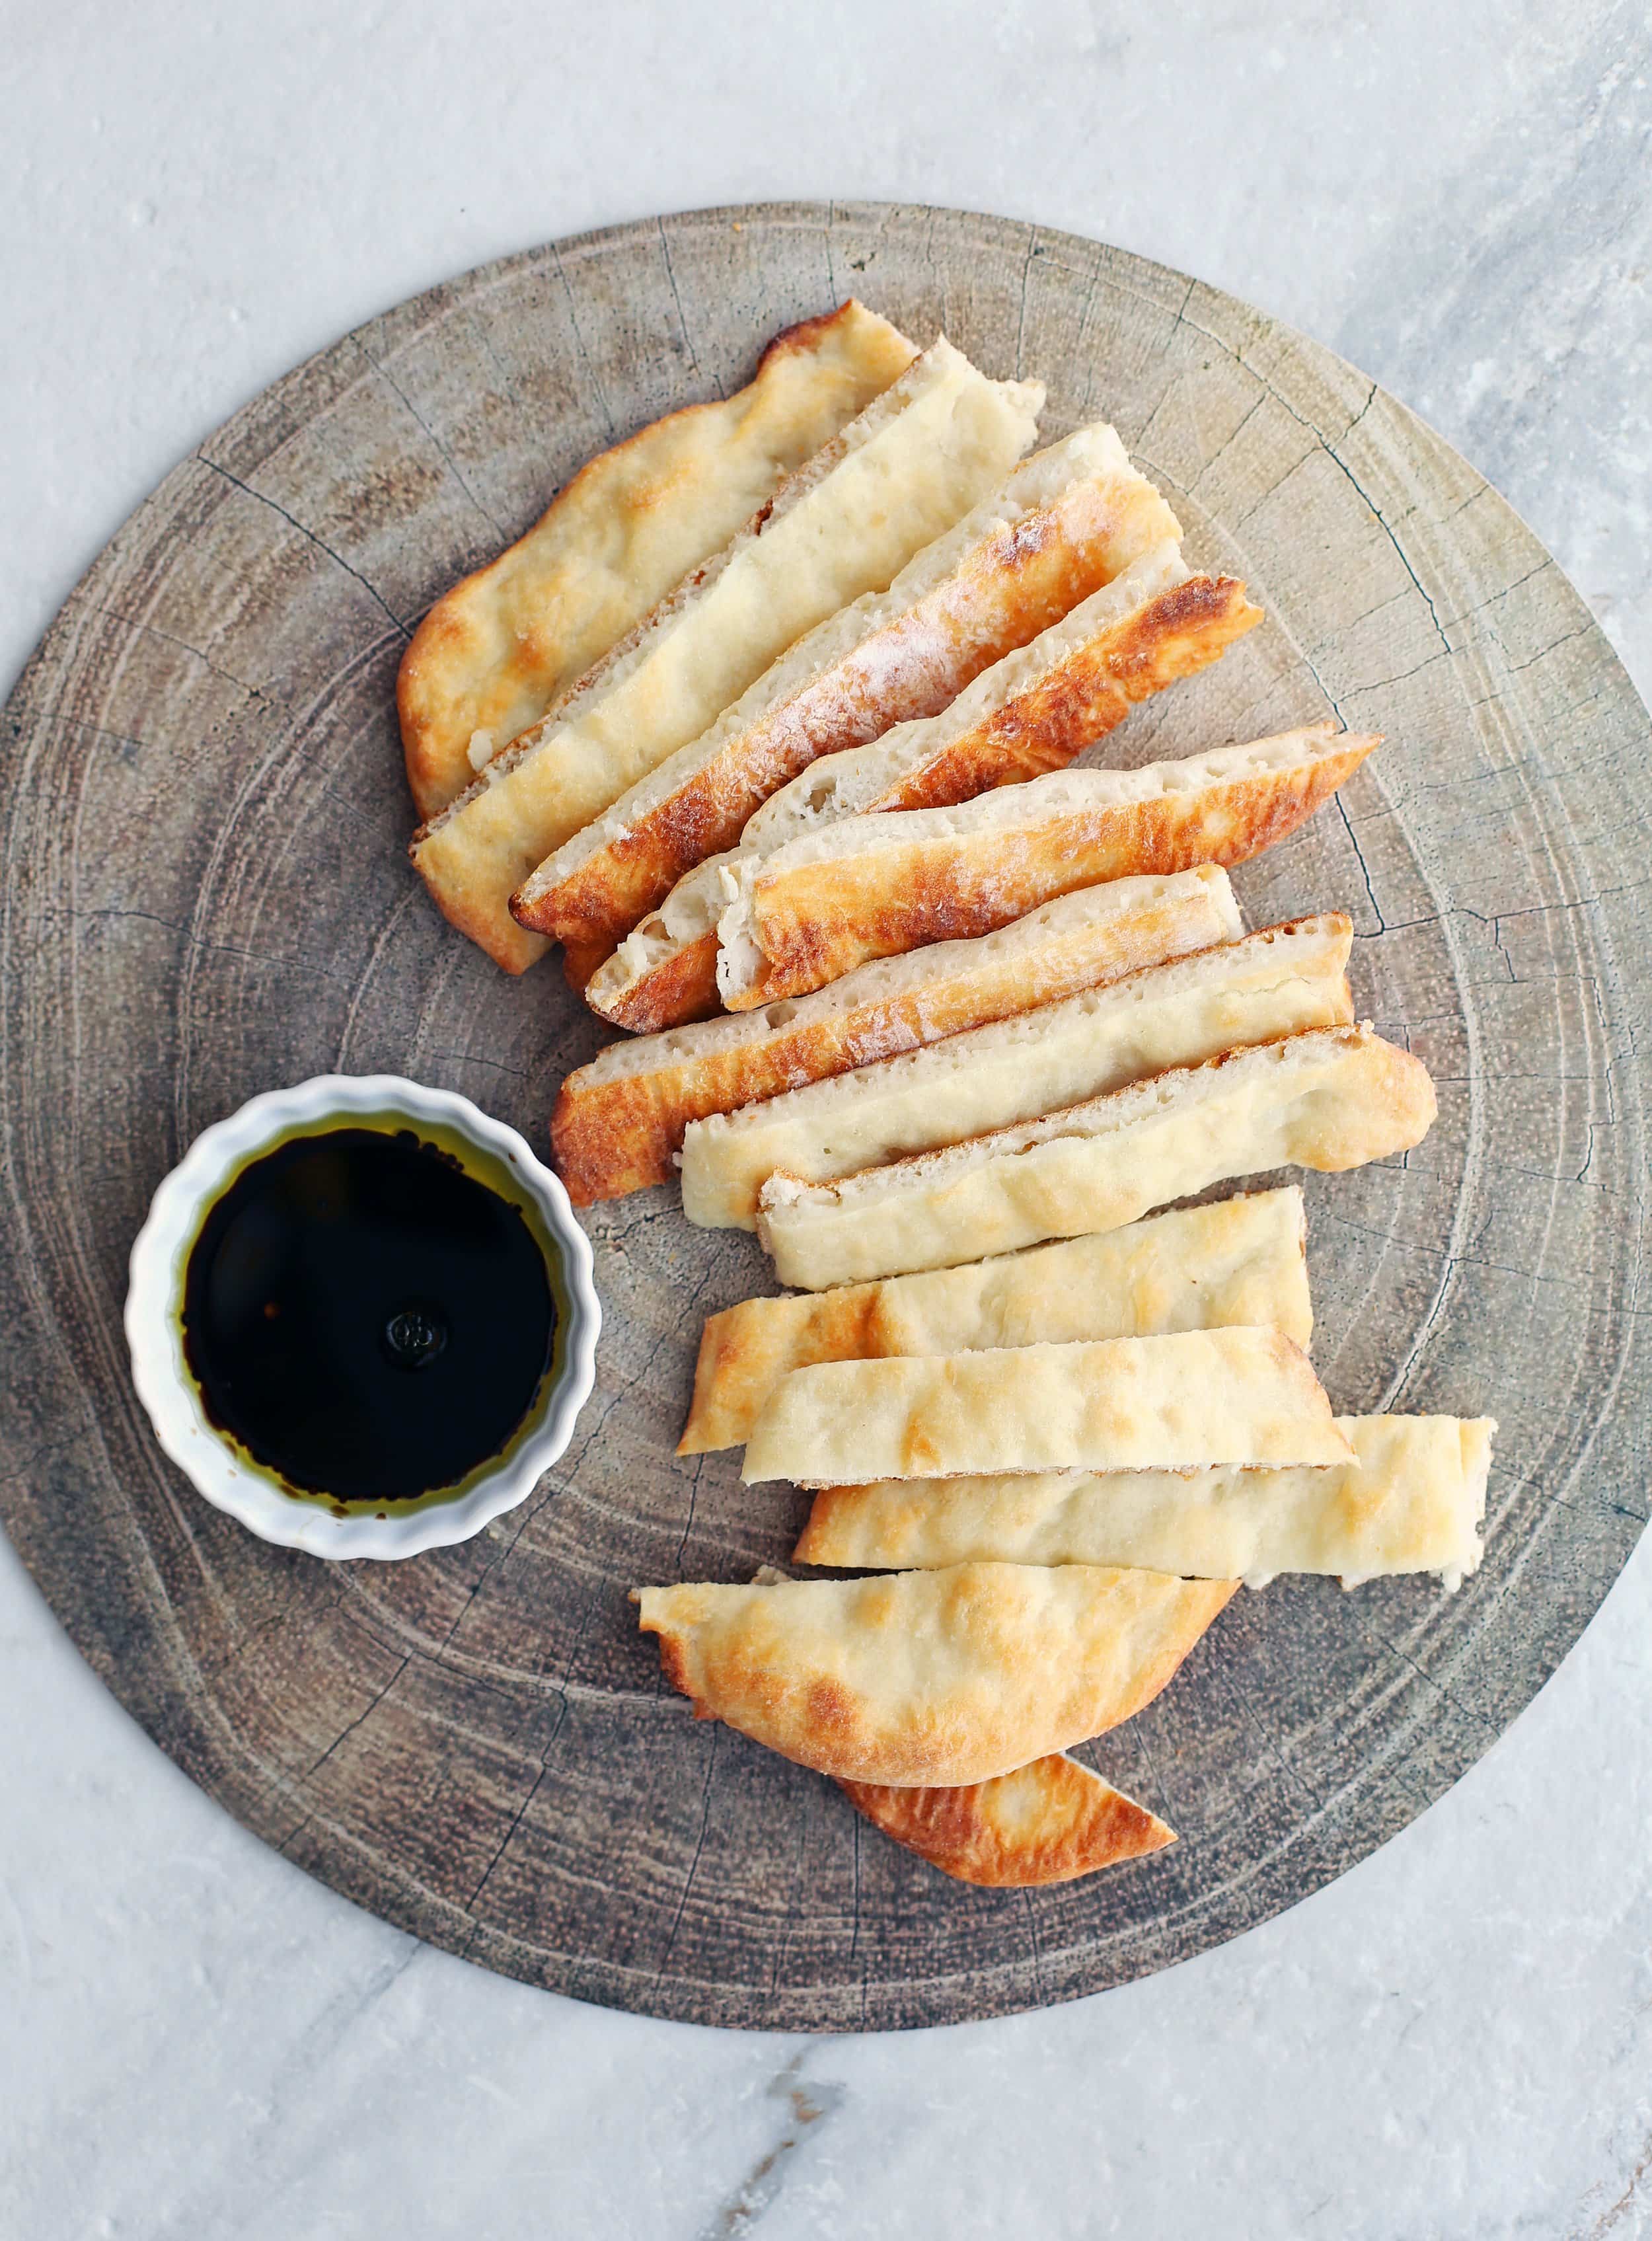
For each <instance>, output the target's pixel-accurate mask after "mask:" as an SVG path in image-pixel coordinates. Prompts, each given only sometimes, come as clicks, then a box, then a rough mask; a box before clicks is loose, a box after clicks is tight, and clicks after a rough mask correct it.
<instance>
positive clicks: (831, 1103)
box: [682, 911, 1354, 1229]
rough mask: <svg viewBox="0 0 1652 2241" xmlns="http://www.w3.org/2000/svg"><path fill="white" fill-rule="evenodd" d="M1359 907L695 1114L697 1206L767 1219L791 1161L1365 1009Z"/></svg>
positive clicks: (939, 1134)
mask: <svg viewBox="0 0 1652 2241" xmlns="http://www.w3.org/2000/svg"><path fill="white" fill-rule="evenodd" d="M1353 941H1354V927H1353V922H1352V920H1349V919H1347V918H1345V917H1343V915H1342V914H1341V912H1339V911H1328V912H1326V913H1323V914H1322V915H1321V916H1319V917H1317V918H1304V919H1297V920H1294V921H1293V922H1292V923H1291V924H1289V925H1287V926H1274V927H1267V928H1266V929H1265V930H1264V931H1262V932H1261V933H1249V934H1246V935H1245V936H1244V937H1243V938H1242V940H1239V941H1234V942H1227V943H1224V944H1223V945H1222V946H1221V947H1219V948H1215V949H1204V950H1201V951H1200V952H1199V953H1197V954H1196V955H1194V956H1192V957H1181V958H1177V959H1175V960H1174V961H1172V962H1171V963H1168V964H1164V965H1149V966H1146V967H1143V968H1142V970H1141V971H1140V972H1139V973H1131V974H1130V976H1129V977H1128V979H1127V980H1114V981H1111V982H1109V983H1108V984H1107V986H1105V987H1100V988H1087V989H1085V990H1083V991H1082V992H1081V993H1080V994H1079V995H1076V996H1067V997H1065V998H1063V999H1062V1000H1061V1001H1060V1003H1059V1004H1043V1005H1040V1006H1039V1007H1037V1008H1036V1009H1035V1010H1033V1011H1030V1012H1023V1013H1020V1016H1019V1017H1017V1018H1014V1019H1010V1020H997V1021H995V1022H994V1023H993V1025H992V1026H991V1027H974V1028H972V1029H970V1030H969V1031H968V1032H967V1033H966V1034H957V1035H949V1036H948V1037H947V1038H946V1040H945V1041H944V1042H939V1043H930V1044H928V1045H926V1047H924V1048H923V1049H921V1050H915V1051H909V1052H907V1053H906V1054H905V1055H904V1056H903V1057H900V1058H886V1059H880V1060H878V1061H877V1062H876V1063H875V1064H874V1065H872V1066H862V1067H856V1068H855V1070H854V1072H853V1074H839V1075H838V1076H837V1078H836V1079H835V1080H831V1081H817V1082H812V1083H811V1084H810V1085H809V1086H808V1087H806V1088H805V1089H793V1090H788V1091H787V1092H786V1094H784V1095H783V1096H779V1097H772V1098H770V1099H768V1100H766V1101H765V1102H764V1103H762V1104H760V1105H747V1106H744V1107H741V1109H740V1110H739V1112H736V1113H726V1114H713V1115H712V1116H711V1117H709V1118H708V1119H706V1120H704V1121H692V1122H691V1123H690V1125H689V1127H688V1130H687V1133H686V1135H685V1136H684V1139H683V1154H682V1173H683V1211H684V1213H685V1214H686V1215H687V1216H688V1218H689V1220H690V1221H693V1222H698V1223H699V1225H700V1226H701V1227H702V1228H708V1229H719V1228H720V1229H727V1228H734V1229H754V1228H756V1227H757V1207H758V1200H759V1195H760V1194H761V1192H762V1188H763V1186H764V1184H765V1183H766V1181H768V1179H769V1177H770V1176H771V1175H772V1174H776V1173H777V1172H779V1173H782V1174H787V1175H792V1176H796V1177H799V1179H801V1180H802V1181H806V1182H822V1181H826V1180H828V1179H829V1178H830V1177H833V1176H835V1175H851V1174H859V1172H860V1171H861V1170H862V1169H864V1168H866V1167H878V1166H880V1165H881V1164H883V1163H884V1162H885V1161H889V1160H892V1159H898V1158H900V1157H902V1156H903V1155H906V1154H912V1153H915V1152H926V1151H929V1150H932V1149H933V1148H934V1147H936V1146H938V1145H943V1144H956V1143H960V1142H961V1141H963V1140H964V1139H965V1138H966V1137H968V1136H979V1135H982V1134H986V1132H987V1130H989V1129H993V1128H1004V1127H1010V1126H1011V1125H1012V1124H1013V1122H1015V1121H1033V1120H1036V1119H1037V1118H1038V1117H1039V1115H1040V1114H1044V1113H1053V1112H1055V1111H1057V1110H1058V1109H1059V1108H1060V1107H1064V1106H1068V1105H1076V1104H1077V1103H1079V1102H1080V1100H1081V1099H1084V1098H1087V1097H1098V1096H1100V1095H1103V1094H1105V1093H1106V1092H1107V1091H1108V1090H1113V1089H1122V1088H1123V1087H1124V1086H1125V1085H1126V1083H1127V1082H1132V1081H1139V1080H1141V1078H1142V1077H1143V1076H1144V1075H1146V1074H1162V1073H1164V1072H1165V1070H1166V1068H1167V1067H1174V1066H1196V1065H1198V1064H1199V1063H1200V1062H1201V1060H1205V1059H1207V1058H1215V1057H1216V1056H1218V1055H1219V1054H1220V1053H1221V1052H1223V1051H1229V1050H1234V1049H1236V1048H1238V1047H1241V1045H1243V1044H1246V1043H1265V1042H1274V1041H1276V1040H1278V1039H1279V1037H1281V1035H1292V1034H1301V1032H1302V1031H1303V1030H1304V1029H1306V1028H1308V1027H1345V1026H1347V1025H1348V1022H1349V1021H1350V1020H1352V1019H1353V1017H1354V1000H1353V998H1352V996H1351V995H1350V994H1349V993H1348V979H1347V973H1348V951H1349V949H1350V948H1351V947H1352V946H1353Z"/></svg>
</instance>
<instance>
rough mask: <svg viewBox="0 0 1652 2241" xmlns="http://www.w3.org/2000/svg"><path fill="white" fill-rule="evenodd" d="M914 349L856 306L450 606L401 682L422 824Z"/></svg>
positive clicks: (585, 499) (450, 596) (685, 424)
mask: <svg viewBox="0 0 1652 2241" xmlns="http://www.w3.org/2000/svg"><path fill="white" fill-rule="evenodd" d="M916 356H917V347H916V345H914V344H913V343H911V342H909V341H908V340H907V338H906V336H904V335H903V334H901V333H900V331H899V330H898V329H896V328H894V327H893V326H891V325H890V324H888V322H887V321H886V320H884V319H881V318H878V317H877V315H876V314H875V313H873V312H869V311H866V308H865V306H864V305H862V304H858V303H856V302H855V300H854V299H853V298H850V299H849V300H848V301H847V302H846V303H844V304H839V307H838V308H837V310H836V311H826V312H822V313H820V314H819V315H818V316H817V317H815V318H808V319H804V320H800V321H799V323H798V324H796V325H795V326H791V327H787V328H786V329H785V330H784V331H782V332H781V333H779V334H778V335H776V336H775V338H774V339H773V340H772V342H771V343H770V344H769V345H768V347H767V348H766V350H765V351H764V352H763V355H762V357H761V358H760V359H759V362H758V366H757V371H756V372H755V374H754V375H753V377H752V380H751V381H750V382H749V383H748V384H747V385H746V387H745V388H744V389H742V390H740V391H738V392H737V394H736V395H734V396H733V397H731V398H718V399H714V400H712V401H711V402H710V403H707V404H704V405H686V406H684V407H682V408H681V409H680V410H679V411H675V412H669V413H666V414H665V416H664V417H663V418H661V419H659V420H655V421H652V422H651V423H650V424H649V425H648V426H646V427H645V428H642V429H639V431H638V432H637V433H636V434H635V435H634V436H632V437H630V438H627V439H626V440H625V442H624V443H620V444H616V445H613V446H612V448H611V449H609V450H608V451H605V452H599V454H598V455H597V457H596V458H593V459H591V460H589V461H587V463H586V464H585V465H584V466H583V467H581V468H580V469H579V472H578V473H577V474H576V475H574V476H573V477H572V479H571V480H570V481H569V482H568V483H567V484H566V485H565V486H564V488H563V489H562V490H561V491H559V492H558V494H557V496H556V497H555V498H553V499H552V502H551V505H549V506H548V507H547V509H546V510H545V512H544V513H543V514H542V515H541V516H540V517H539V519H538V521H537V522H536V523H535V524H534V525H533V527H532V529H530V530H529V531H527V532H526V533H525V535H524V536H522V537H520V538H518V539H517V541H516V543H515V544H514V545H510V546H509V547H507V549H506V550H505V552H502V553H500V554H499V555H498V558H497V559H493V560H492V561H490V562H488V564H487V565H485V567H482V568H478V569H477V570H475V571H474V572H472V574H470V575H469V576H466V577H465V578H464V579H463V580H462V581H461V582H459V583H458V584H456V585H453V587H452V589H451V591H449V592H446V593H445V595H444V596H443V597H442V598H441V599H438V600H437V602H436V604H435V605H434V606H432V607H431V610H430V612H428V614H426V616H425V619H424V621H423V622H422V623H421V624H420V625H419V626H418V630H417V631H416V632H414V634H413V637H412V639H411V643H410V644H409V646H408V647H407V650H406V652H405V653H404V655H403V656H402V662H401V668H400V671H399V673H398V677H397V680H396V704H397V709H398V714H399V716H400V719H401V732H402V745H403V750H404V754H405V761H406V766H407V779H408V784H409V786H410V787H411V790H412V795H413V799H414V800H415V802H416V803H417V804H418V811H419V814H420V816H421V817H431V816H434V815H435V814H436V813H437V812H438V810H440V809H442V808H444V807H445V806H446V804H447V803H448V802H450V801H451V800H452V799H454V797H455V796H456V795H458V794H459V793H463V792H464V791H465V787H466V786H469V785H470V783H471V781H472V779H473V778H474V777H475V775H476V773H475V770H474V768H473V767H472V764H471V761H470V757H469V748H470V744H471V739H472V735H473V734H474V733H476V732H478V731H485V732H489V733H494V734H495V735H496V736H495V738H494V744H495V746H505V743H506V742H507V741H508V740H509V739H512V738H514V737H515V735H516V733H518V732H519V731H521V730H522V729H524V728H525V726H527V725H528V724H531V723H534V722H537V721H538V719H539V718H540V717H541V716H542V715H543V714H544V713H545V711H546V710H547V709H548V708H549V707H550V706H551V705H552V701H553V700H554V699H556V698H557V696H558V693H559V692H561V691H563V690H564V689H565V687H566V686H569V685H571V684H572V682H573V681H574V679H576V678H578V677H579V676H580V675H581V674H582V673H583V672H585V670H587V669H588V668H589V667H590V666H591V665H592V663H593V662H594V661H596V660H598V659H599V658H600V657H601V656H602V655H603V654H604V653H605V652H607V650H608V649H609V647H610V646H613V645H614V644H615V643H616V642H617V641H618V640H619V639H622V638H624V637H625V634H626V633H627V632H628V631H629V630H630V629H631V628H632V625H633V624H634V623H635V622H636V621H637V619H639V616H640V615H641V614H643V613H644V612H645V611H646V610H647V609H648V608H650V607H652V605H654V603H655V601H656V600H658V599H660V598H661V597H663V595H664V594H665V592H668V591H669V590H670V589H671V587H672V585H673V584H674V583H676V582H677V581H678V579H679V578H680V577H681V576H682V575H684V574H685V573H686V571H687V570H689V569H690V568H692V567H693V566H694V565H696V564H697V563H698V562H699V561H700V560H703V559H706V556H707V555H708V554H710V553H712V552H715V551H716V550H717V548H718V546H719V545H723V544H725V543H726V541H727V539H729V538H730V537H731V536H732V535H733V533H734V532H735V531H736V530H737V529H738V528H739V526H740V524H741V523H742V522H743V521H744V520H745V519H746V518H747V516H748V515H749V514H750V513H751V512H752V510H753V508H754V507H755V506H757V505H760V504H761V503H762V501H763V499H764V498H766V497H767V496H769V495H771V494H772V492H773V491H774V490H775V489H777V488H778V487H779V484H780V482H781V481H782V480H783V479H784V478H785V477H786V475H787V474H788V473H790V472H792V470H793V468H795V467H798V466H799V465H801V464H802V462H803V461H804V459H806V458H807V457H808V455H809V454H810V452H813V451H817V450H818V449H819V446H820V445H822V444H824V443H826V442H827V441H828V440H829V439H830V438H832V437H833V436H834V435H835V434H836V433H837V431H839V428H841V427H843V426H844V425H846V423H847V422H849V421H850V420H852V419H853V418H854V416H855V415H856V413H857V412H859V411H861V410H862V409H863V408H864V407H865V406H866V405H869V404H870V403H871V401H872V399H873V398H874V397H876V396H878V395H879V394H880V392H881V391H883V390H885V389H886V388H887V387H888V386H889V385H890V384H891V383H892V382H893V381H895V380H896V379H898V378H899V377H900V375H901V374H902V373H904V372H905V371H906V367H907V366H908V365H910V364H911V362H912V360H913V358H915V357H916Z"/></svg>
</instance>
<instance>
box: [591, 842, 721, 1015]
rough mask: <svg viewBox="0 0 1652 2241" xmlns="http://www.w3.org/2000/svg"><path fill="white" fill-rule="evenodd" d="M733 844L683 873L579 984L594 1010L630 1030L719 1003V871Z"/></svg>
mask: <svg viewBox="0 0 1652 2241" xmlns="http://www.w3.org/2000/svg"><path fill="white" fill-rule="evenodd" d="M738 857H739V849H738V848H730V849H726V851H725V852H724V853H722V854H721V855H719V856H708V857H707V858H706V860H705V862H704V863H703V864H696V865H695V866H694V868H693V870H692V872H686V873H684V874H683V876H682V878H681V879H680V880H678V882H677V885H676V886H674V887H673V888H672V891H671V893H669V894H668V895H667V896H665V899H664V900H663V901H662V902H661V903H660V905H659V909H658V910H652V911H649V912H647V913H645V915H644V916H643V917H642V918H641V919H640V920H639V921H638V923H637V925H636V926H635V927H634V928H633V929H632V932H631V933H628V934H627V935H626V936H625V940H623V941H622V942H621V943H620V944H619V947H618V948H617V949H615V951H614V953H613V954H612V956H611V957H609V958H607V959H605V961H604V962H603V963H602V964H601V965H600V966H599V967H598V969H597V970H596V971H595V972H594V973H592V975H591V978H590V979H589V980H587V981H586V982H585V1001H586V1003H587V1004H589V1005H590V1007H591V1008H592V1011H593V1012H595V1013H598V1015H599V1017H600V1018H602V1019H605V1020H608V1021H610V1022H611V1024H612V1025H613V1026H614V1027H628V1028H629V1029H630V1031H631V1032H632V1034H639V1035H652V1034H659V1032H660V1031H661V1030H662V1029H663V1028H665V1027H686V1025H687V1024H688V1023H689V1022H690V1021H691V1020H709V1019H711V1018H712V1017H713V1016H714V1015H715V1014H716V1013H719V1012H720V1011H721V1010H722V1008H723V999H722V997H721V995H720V994H719V993H718V987H717V957H718V950H717V921H718V920H719V918H721V916H722V915H723V913H724V912H725V911H726V909H727V908H728V897H727V895H726V893H724V891H723V882H722V880H721V879H720V878H719V876H718V875H719V873H720V872H721V871H722V870H723V868H724V866H726V865H730V864H732V863H734V862H735V861H736V860H737V859H738Z"/></svg>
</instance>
